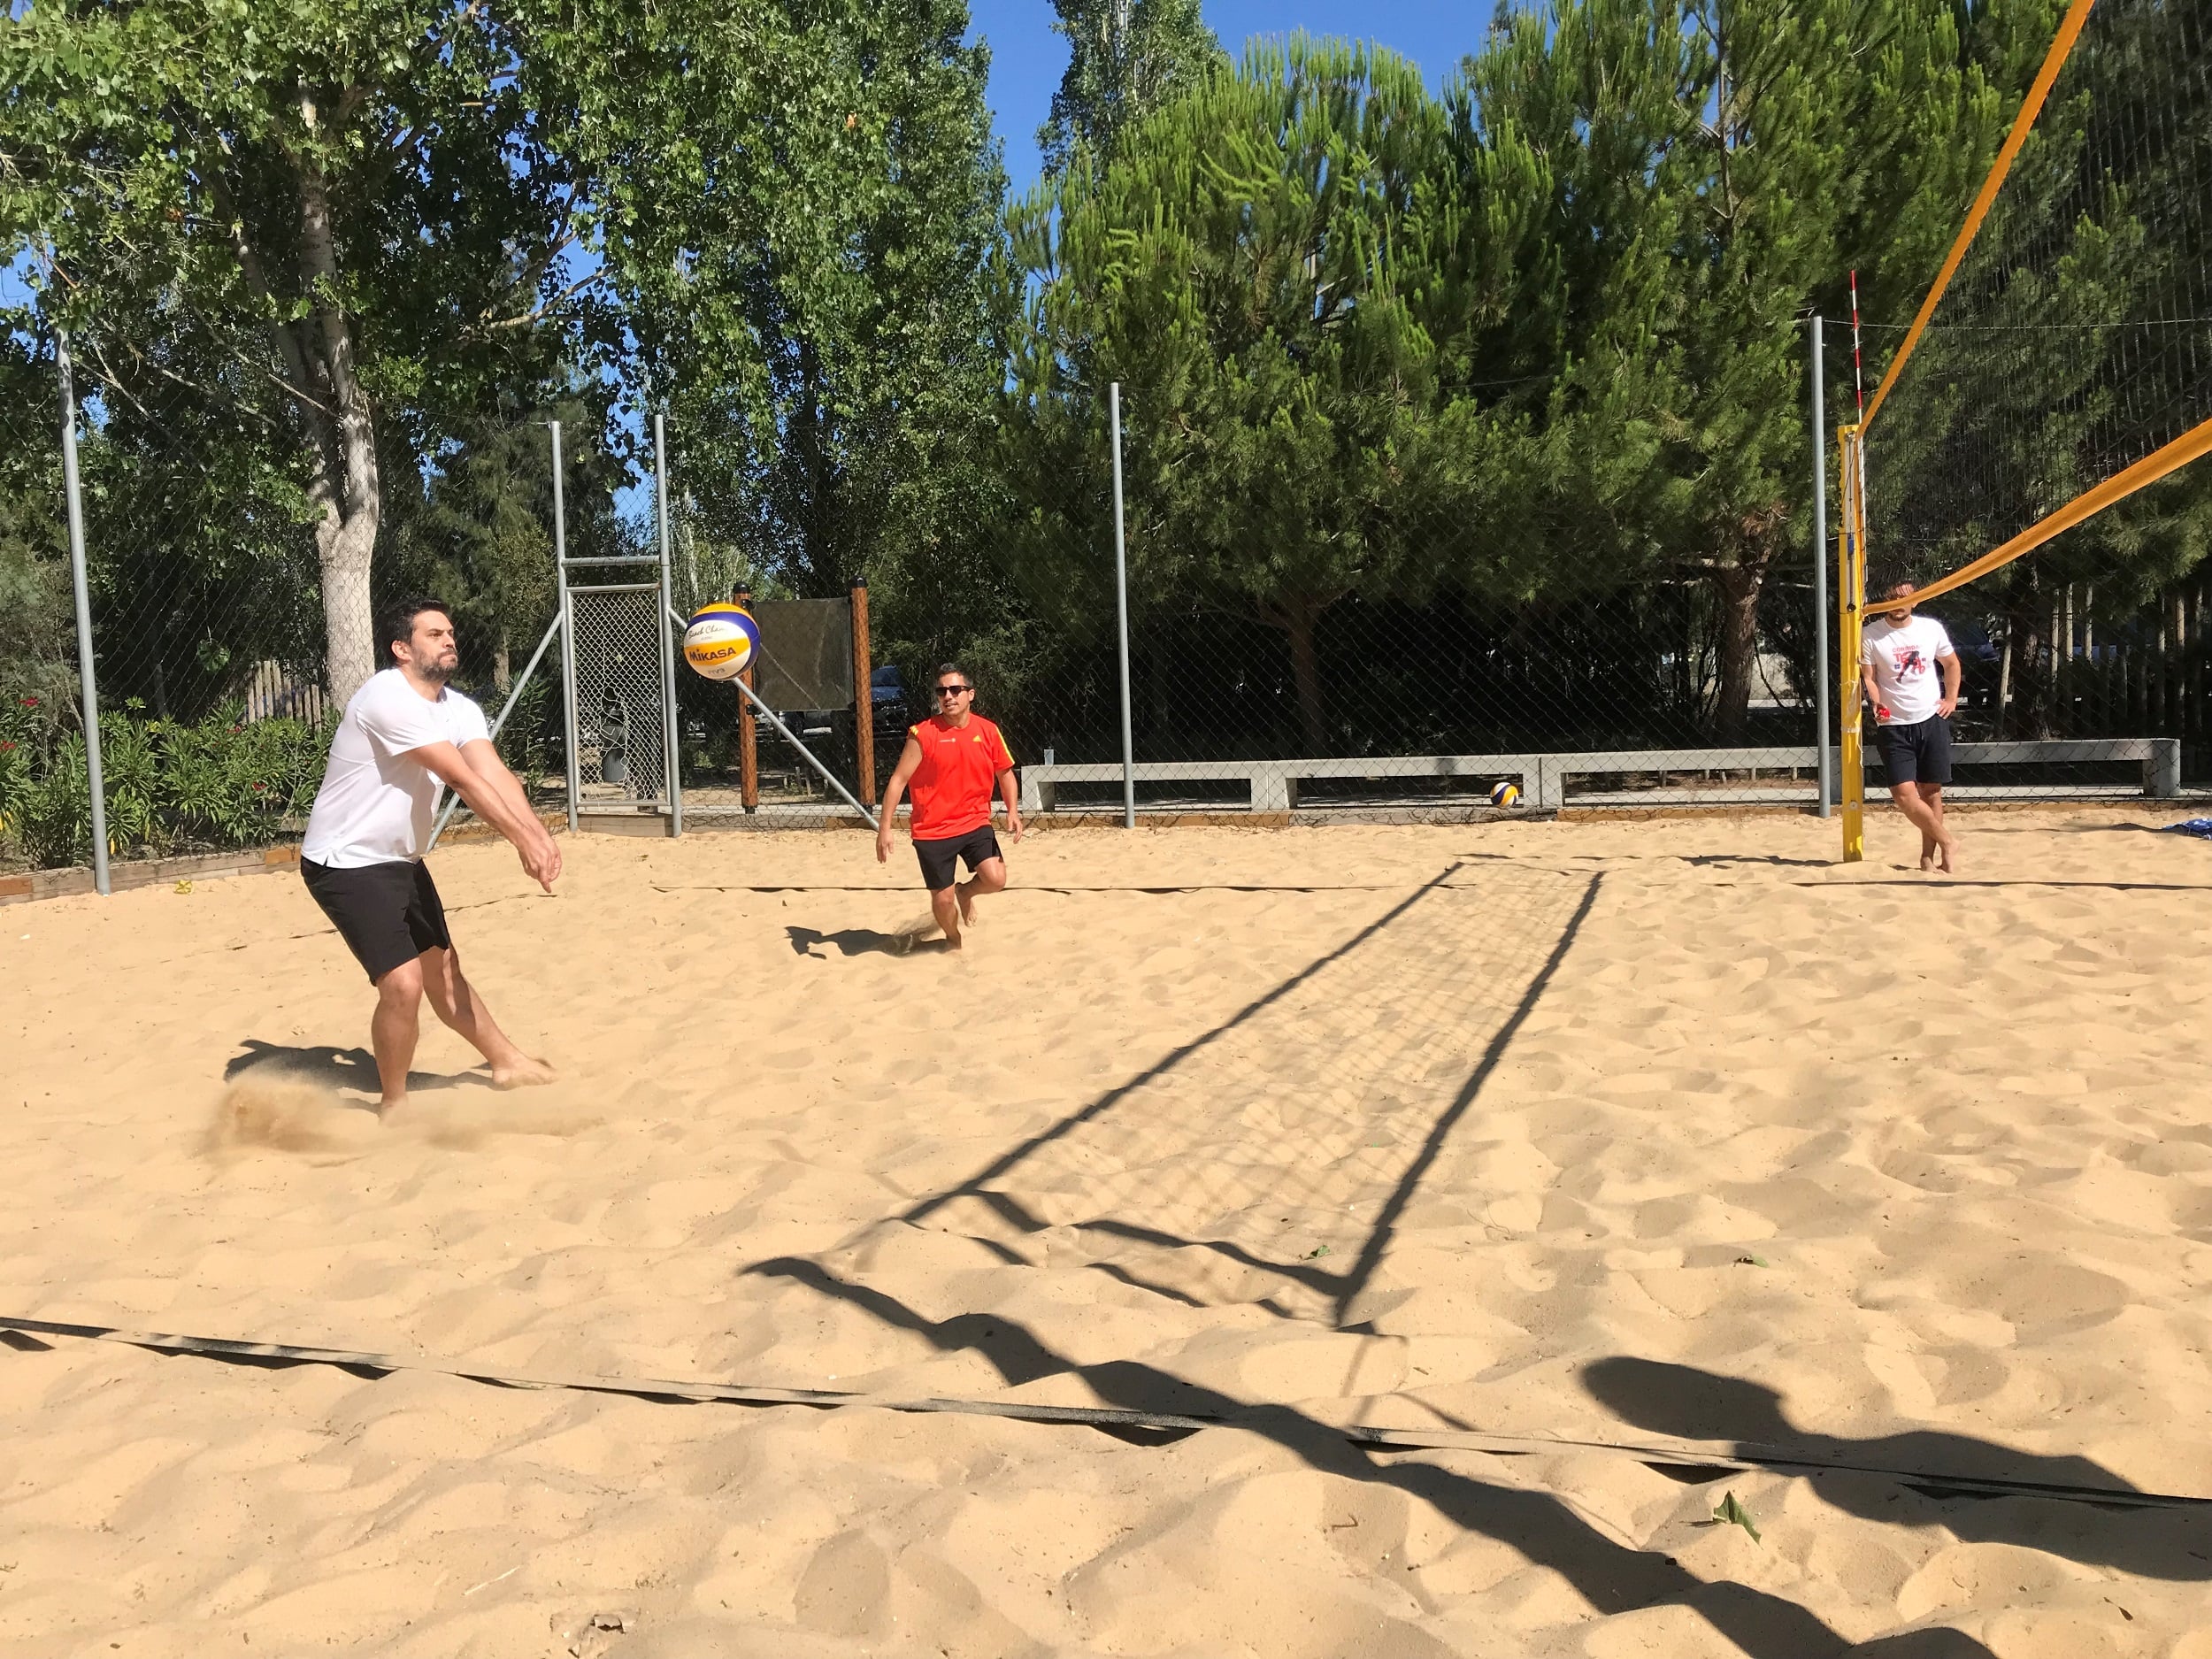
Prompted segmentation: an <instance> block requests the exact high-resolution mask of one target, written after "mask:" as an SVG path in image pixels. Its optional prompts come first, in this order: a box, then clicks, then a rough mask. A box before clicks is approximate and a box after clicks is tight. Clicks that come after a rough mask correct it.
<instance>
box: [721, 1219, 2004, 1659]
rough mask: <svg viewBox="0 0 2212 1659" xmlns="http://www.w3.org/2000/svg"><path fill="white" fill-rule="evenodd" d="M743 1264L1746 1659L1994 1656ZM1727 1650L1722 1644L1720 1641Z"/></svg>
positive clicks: (1312, 1422) (1541, 1500) (1462, 1480)
mask: <svg viewBox="0 0 2212 1659" xmlns="http://www.w3.org/2000/svg"><path fill="white" fill-rule="evenodd" d="M745 1271H746V1272H747V1273H748V1274H749V1275H752V1276H757V1277H760V1278H765V1279H783V1280H785V1281H787V1282H788V1283H791V1284H795V1285H800V1286H805V1287H806V1288H808V1289H810V1290H811V1291H813V1292H815V1293H816V1294H818V1295H820V1296H822V1297H823V1298H825V1299H826V1300H829V1301H833V1302H842V1303H844V1304H845V1305H847V1306H849V1307H851V1308H855V1309H857V1310H860V1311H862V1312H864V1313H866V1314H868V1315H870V1316H871V1317H874V1318H876V1319H878V1320H879V1321H881V1322H882V1323H883V1324H885V1325H888V1326H890V1327H892V1328H893V1329H895V1330H900V1331H904V1332H907V1333H910V1334H912V1335H914V1336H917V1337H918V1338H920V1339H921V1340H923V1341H925V1342H926V1343H928V1344H929V1345H930V1346H931V1347H932V1348H935V1349H937V1350H938V1351H939V1352H941V1353H960V1352H966V1353H972V1354H975V1355H977V1356H979V1357H980V1358H982V1359H983V1360H984V1361H986V1362H987V1363H988V1364H989V1365H990V1366H991V1368H992V1369H993V1370H994V1371H997V1373H998V1374H999V1377H1000V1378H1001V1379H1002V1381H1004V1382H1005V1383H1007V1384H1008V1385H1009V1386H1015V1387H1018V1386H1021V1385H1023V1384H1025V1383H1029V1382H1033V1381H1035V1380H1036V1379H1039V1378H1042V1377H1050V1376H1057V1375H1063V1374H1072V1375H1075V1376H1078V1377H1080V1378H1081V1379H1083V1380H1084V1382H1085V1383H1086V1384H1087V1386H1089V1388H1090V1390H1091V1393H1092V1394H1093V1396H1094V1398H1095V1399H1096V1400H1097V1401H1098V1402H1099V1403H1101V1404H1102V1405H1108V1406H1120V1407H1126V1408H1131V1409H1139V1410H1159V1411H1172V1412H1187V1413H1191V1414H1194V1415H1205V1416H1219V1417H1233V1418H1234V1420H1235V1422H1236V1424H1237V1427H1238V1428H1239V1429H1240V1431H1242V1432H1246V1433H1249V1434H1254V1435H1257V1436H1259V1437H1260V1438H1261V1439H1263V1440H1271V1441H1272V1442H1274V1444H1276V1445H1277V1446H1279V1447H1280V1448H1283V1449H1284V1450H1286V1451H1287V1452H1289V1453H1291V1454H1292V1455H1294V1456H1296V1457H1298V1458H1299V1459H1300V1460H1301V1461H1302V1462H1303V1463H1305V1464H1306V1465H1307V1466H1308V1467H1309V1468H1310V1469H1313V1470H1316V1471H1319V1472H1320V1473H1323V1474H1325V1475H1331V1476H1334V1477H1336V1478H1337V1479H1343V1480H1349V1481H1355V1482H1357V1483H1360V1484H1362V1485H1365V1486H1379V1487H1385V1488H1390V1489H1394V1490H1396V1491H1398V1492H1402V1493H1403V1494H1405V1495H1406V1496H1408V1497H1409V1498H1411V1499H1413V1500H1415V1501H1416V1502H1421V1503H1425V1504H1427V1505H1429V1506H1430V1507H1431V1508H1432V1509H1434V1510H1435V1511H1436V1512H1437V1513H1438V1514H1440V1515H1441V1516H1443V1517H1445V1518H1446V1519H1448V1520H1449V1521H1450V1522H1451V1523H1452V1524H1453V1525H1456V1526H1459V1527H1462V1528H1464V1529H1465V1530H1467V1531H1469V1532H1479V1533H1482V1534H1483V1535H1485V1536H1486V1537H1489V1538H1494V1539H1496V1540H1498V1541H1499V1542H1500V1543H1502V1544H1505V1545H1507V1546H1509V1548H1512V1549H1514V1550H1516V1551H1517V1552H1518V1553H1519V1554H1520V1555H1522V1556H1523V1557H1524V1558H1525V1559H1526V1560H1528V1561H1530V1562H1532V1563H1535V1564H1536V1565H1539V1566H1542V1567H1548V1568H1549V1569H1551V1570H1552V1571H1554V1572H1556V1573H1558V1574H1559V1575H1560V1576H1561V1577H1562V1578H1564V1579H1566V1581H1567V1582H1568V1583H1569V1584H1571V1585H1572V1586H1574V1587H1575V1589H1576V1591H1577V1592H1578V1594H1580V1595H1581V1596H1582V1597H1583V1598H1584V1599H1585V1600H1586V1601H1588V1602H1589V1603H1590V1605H1591V1606H1592V1607H1593V1608H1594V1609H1596V1610H1597V1611H1598V1612H1599V1613H1600V1614H1601V1615H1610V1614H1624V1613H1632V1612H1635V1611H1637V1610H1639V1609H1644V1608H1649V1607H1659V1606H1668V1605H1677V1606H1682V1607H1686V1608H1689V1609H1692V1610H1693V1611H1694V1612H1695V1613H1697V1614H1698V1615H1699V1617H1701V1618H1703V1619H1704V1620H1705V1621H1706V1623H1707V1624H1709V1625H1710V1626H1711V1627H1712V1630H1713V1632H1714V1634H1715V1635H1716V1636H1717V1637H1718V1638H1720V1639H1721V1641H1722V1642H1724V1643H1726V1644H1729V1645H1732V1647H1734V1648H1735V1649H1736V1650H1737V1651H1738V1652H1740V1653H1742V1654H1746V1655H1751V1659H1842V1656H1843V1655H1857V1656H1860V1659H1875V1656H1876V1655H1879V1656H1880V1659H1994V1655H1992V1654H1991V1652H1990V1650H1989V1649H1988V1648H1987V1647H1984V1646H1983V1645H1982V1644H1981V1643H1980V1642H1978V1641H1976V1640H1974V1639H1973V1638H1972V1637H1970V1636H1967V1635H1964V1634H1962V1632H1958V1631H1956V1630H1950V1629H1924V1630H1918V1631H1912V1632H1904V1633H1902V1634H1899V1635H1895V1636H1890V1637H1886V1638H1883V1639H1881V1640H1875V1641H1870V1642H1866V1643H1863V1644H1860V1645H1857V1646H1854V1645H1853V1644H1852V1643H1851V1642H1849V1641H1847V1640H1845V1638H1844V1637H1843V1636H1842V1635H1841V1634H1840V1633H1839V1632H1837V1631H1836V1630H1834V1629H1833V1628H1832V1626H1830V1625H1829V1624H1826V1623H1825V1622H1824V1621H1823V1620H1822V1619H1821V1618H1820V1617H1818V1616H1817V1615H1816V1614H1815V1613H1814V1612H1812V1611H1811V1610H1810V1609H1808V1608H1805V1607H1801V1606H1800V1605H1799V1604H1798V1603H1796V1602H1795V1601H1791V1600H1790V1599H1789V1598H1788V1597H1786V1596H1783V1595H1778V1594H1774V1593H1772V1592H1770V1591H1766V1590H1762V1589H1759V1588H1756V1587H1755V1586H1751V1585H1747V1584H1741V1583H1738V1582H1736V1581H1734V1580H1732V1579H1727V1578H1710V1579H1709V1578H1699V1577H1698V1576H1697V1575H1696V1574H1695V1573H1694V1572H1692V1571H1689V1570H1688V1569H1687V1568H1686V1567H1684V1566H1682V1565H1681V1564H1680V1563H1678V1562H1677V1561H1676V1560H1675V1559H1674V1558H1673V1557H1672V1556H1670V1555H1665V1554H1664V1553H1663V1552H1662V1551H1660V1550H1656V1549H1651V1548H1638V1547H1636V1546H1635V1545H1632V1544H1627V1543H1623V1542H1620V1541H1618V1540H1615V1539H1613V1538H1611V1537H1609V1536H1608V1535H1607V1534H1606V1533H1604V1532H1601V1531H1599V1530H1598V1529H1597V1528H1596V1527H1594V1526H1593V1525H1590V1524H1589V1523H1588V1522H1587V1521H1586V1520H1584V1519H1583V1518H1582V1517H1581V1516H1580V1515H1578V1513H1577V1512H1576V1511H1575V1509H1574V1508H1573V1506H1571V1504H1569V1503H1568V1502H1565V1501H1564V1500H1563V1499H1562V1498H1560V1497H1558V1496H1556V1495H1555V1494H1551V1493H1548V1492H1544V1491H1540V1490H1532V1489H1530V1488H1528V1487H1525V1486H1517V1485H1509V1484H1507V1483H1505V1482H1502V1481H1497V1480H1490V1479H1483V1478H1482V1477H1480V1476H1479V1475H1474V1474H1466V1473H1462V1472H1460V1471H1457V1470H1453V1469H1448V1468H1445V1467H1443V1466H1442V1465H1440V1464H1438V1463H1424V1462H1421V1461H1418V1460H1414V1459H1402V1458H1397V1457H1390V1458H1387V1459H1386V1457H1385V1456H1381V1455H1377V1454H1375V1453H1373V1452H1371V1451H1370V1450H1369V1449H1367V1448H1363V1447H1360V1446H1356V1445H1354V1444H1353V1443H1352V1442H1351V1441H1349V1440H1346V1439H1345V1438H1344V1436H1343V1434H1342V1433H1341V1432H1340V1431H1338V1430H1336V1429H1334V1428H1333V1427H1331V1426H1329V1425H1326V1424H1325V1423H1322V1422H1319V1421H1317V1419H1315V1418H1313V1417H1309V1416H1307V1415H1306V1414H1305V1413H1303V1412H1302V1411H1300V1410H1298V1409H1296V1408H1295V1407H1294V1406H1288V1405H1278V1404H1255V1403H1253V1402H1247V1401H1242V1400H1237V1399H1234V1398H1232V1397H1231V1396H1229V1395H1226V1394H1220V1393H1217V1391H1215V1390H1213V1389H1211V1388H1209V1387H1206V1386H1203V1385H1201V1384H1197V1383H1193V1382H1189V1381H1187V1380H1186V1379H1182V1378H1179V1377H1177V1376H1175V1375H1173V1374H1172V1373H1171V1372H1168V1371H1162V1370H1160V1369H1159V1368H1157V1367H1156V1366H1152V1365H1148V1364H1145V1363H1142V1362H1141V1361H1135V1360H1110V1361H1108V1362H1106V1363H1103V1364H1094V1365H1086V1364H1083V1363H1079V1362H1078V1361H1076V1360H1075V1359H1074V1358H1072V1357H1071V1356H1068V1355H1065V1354H1062V1353H1059V1352H1057V1351H1056V1350H1055V1349H1053V1348H1050V1347H1049V1346H1048V1345H1047V1344H1046V1343H1044V1342H1043V1341H1041V1340H1039V1339H1038V1337H1037V1336H1036V1335H1035V1333H1033V1332H1031V1331H1030V1330H1029V1329H1027V1328H1026V1327H1025V1326H1024V1325H1020V1324H1019V1323H1018V1322H1016V1321H1014V1320H1012V1319H1008V1318H1005V1317H1001V1316H999V1315H997V1314H958V1315H955V1316H954V1317H951V1318H949V1319H942V1320H938V1319H932V1318H930V1317H928V1316H926V1314H923V1313H920V1312H918V1311H917V1310H915V1309H913V1308H910V1307H909V1306H908V1305H907V1304H906V1303H905V1302H901V1301H900V1300H899V1299H898V1298H896V1297H895V1296H893V1295H890V1294H887V1292H884V1291H880V1290H877V1289H875V1288H873V1287H872V1286H866V1285H860V1284H856V1283H854V1282H853V1281H852V1280H850V1279H843V1278H841V1277H840V1276H838V1275H837V1274H835V1273H833V1272H832V1271H829V1270H828V1269H826V1268H825V1267H823V1266H822V1265H821V1264H820V1263H817V1262H810V1261H805V1260H803V1259H798V1258H794V1257H783V1258H780V1259H778V1260H775V1261H769V1262H762V1263H757V1264H756V1265H754V1266H752V1267H749V1268H748V1269H746V1270H745ZM1177 1438H1179V1437H1177ZM1720 1650H1721V1649H1720V1647H1718V1646H1716V1647H1715V1649H1714V1651H1716V1652H1717V1651H1720Z"/></svg>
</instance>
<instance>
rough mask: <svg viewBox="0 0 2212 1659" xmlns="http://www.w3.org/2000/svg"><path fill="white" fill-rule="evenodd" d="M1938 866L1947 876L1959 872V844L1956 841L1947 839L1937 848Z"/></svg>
mask: <svg viewBox="0 0 2212 1659" xmlns="http://www.w3.org/2000/svg"><path fill="white" fill-rule="evenodd" d="M1936 868H1937V869H1938V870H1940V871H1941V872H1943V873H1944V874H1945V875H1947V876H1955V875H1956V874H1958V872H1959V844H1958V843H1957V842H1956V841H1945V842H1943V843H1942V844H1941V846H1939V848H1938V849H1937V850H1936Z"/></svg>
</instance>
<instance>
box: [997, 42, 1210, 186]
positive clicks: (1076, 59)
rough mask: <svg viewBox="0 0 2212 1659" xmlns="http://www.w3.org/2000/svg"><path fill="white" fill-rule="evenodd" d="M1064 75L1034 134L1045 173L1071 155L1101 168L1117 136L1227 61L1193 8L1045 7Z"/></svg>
mask: <svg viewBox="0 0 2212 1659" xmlns="http://www.w3.org/2000/svg"><path fill="white" fill-rule="evenodd" d="M1052 4H1053V11H1054V12H1056V14H1057V18H1056V21H1055V22H1054V24H1053V26H1052V27H1053V30H1054V32H1055V33H1056V34H1058V35H1063V36H1064V37H1065V39H1066V41H1067V42H1068V67H1067V73H1065V74H1064V75H1063V76H1062V77H1061V80H1060V86H1059V89H1058V90H1057V91H1056V92H1055V93H1054V94H1053V95H1052V116H1051V119H1049V120H1048V121H1047V122H1046V123H1045V124H1044V125H1043V126H1042V127H1039V128H1038V129H1037V148H1038V149H1039V150H1041V151H1042V152H1043V154H1044V163H1045V170H1046V171H1047V172H1048V173H1061V172H1064V171H1065V170H1066V169H1067V167H1068V166H1069V165H1070V164H1071V162H1073V161H1074V160H1075V158H1076V157H1078V156H1079V155H1083V156H1088V157H1092V158H1094V161H1097V162H1102V161H1103V160H1104V158H1105V157H1109V156H1110V155H1111V154H1112V152H1113V148H1114V142H1115V140H1116V138H1117V137H1118V135H1119V134H1120V133H1121V132H1122V131H1123V130H1124V129H1125V128H1126V127H1129V126H1131V125H1132V124H1133V123H1135V122H1137V121H1141V120H1142V119H1144V118H1145V117H1146V116H1147V115H1149V114H1150V113H1151V112H1152V111H1154V110H1156V109H1158V108H1159V107H1160V105H1161V104H1164V103H1166V102H1167V101H1168V100H1169V99H1170V98H1171V97H1173V96H1176V95H1178V94H1179V93H1181V92H1183V91H1186V90H1187V89H1188V88H1191V87H1192V86H1194V85H1195V84H1196V83H1197V82H1198V81H1202V80H1203V79H1204V78H1205V77H1206V76H1207V75H1208V74H1210V73H1212V72H1213V71H1214V70H1216V69H1217V68H1223V67H1225V66H1226V65H1227V58H1225V55H1224V54H1223V52H1222V50H1221V42H1220V41H1219V40H1218V39H1217V38H1216V36H1215V35H1214V32H1213V31H1212V30H1211V29H1210V28H1208V27H1206V21H1205V19H1204V17H1203V15H1202V12H1201V11H1200V7H1199V0H1052Z"/></svg>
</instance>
